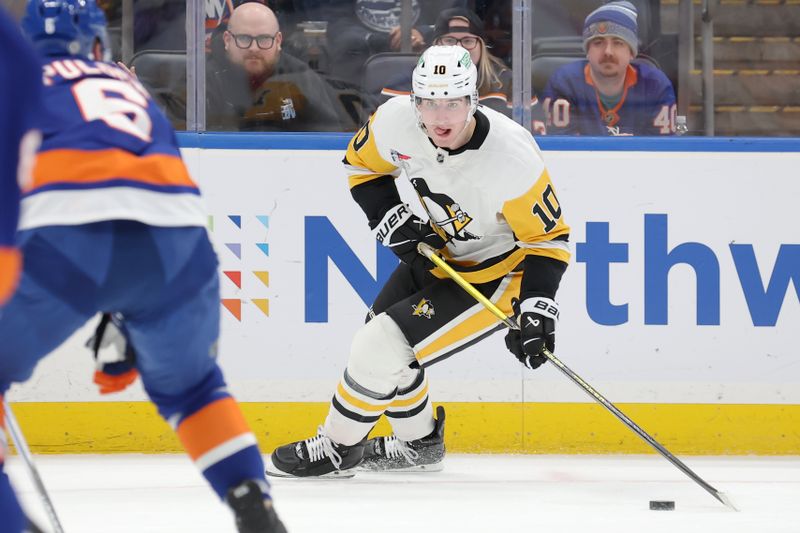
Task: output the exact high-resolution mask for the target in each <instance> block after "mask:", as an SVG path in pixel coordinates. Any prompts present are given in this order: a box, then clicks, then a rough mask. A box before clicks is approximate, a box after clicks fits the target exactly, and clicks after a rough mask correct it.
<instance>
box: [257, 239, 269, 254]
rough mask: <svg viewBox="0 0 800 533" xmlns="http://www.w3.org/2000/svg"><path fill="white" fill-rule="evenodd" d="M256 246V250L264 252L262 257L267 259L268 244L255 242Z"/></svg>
mask: <svg viewBox="0 0 800 533" xmlns="http://www.w3.org/2000/svg"><path fill="white" fill-rule="evenodd" d="M256 246H258V249H259V250H261V251H262V252H264V255H266V256H267V257H269V243H266V242H257V243H256Z"/></svg>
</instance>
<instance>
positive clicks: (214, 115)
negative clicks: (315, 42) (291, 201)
mask: <svg viewBox="0 0 800 533" xmlns="http://www.w3.org/2000/svg"><path fill="white" fill-rule="evenodd" d="M282 40H283V36H282V34H281V32H280V28H279V27H278V19H277V18H276V17H275V14H274V13H273V12H272V10H271V9H270V8H268V7H267V6H265V5H263V4H260V3H255V2H250V3H244V4H242V5H240V6H239V7H237V8H236V9H234V11H233V13H232V14H231V17H230V20H229V21H228V29H227V30H226V31H225V33H224V35H223V42H224V53H223V54H212V58H211V60H210V61H209V62H208V65H207V80H206V124H207V128H208V129H209V130H212V131H213V130H228V131H230V130H239V131H340V130H341V129H342V125H341V121H340V119H339V118H338V116H337V114H336V111H335V109H334V105H333V101H332V98H331V94H330V92H329V90H328V87H327V85H326V83H325V82H324V81H323V80H322V78H320V77H319V75H317V74H316V73H315V72H314V71H312V70H311V69H310V68H308V65H306V64H305V63H303V62H302V61H299V60H297V59H296V58H294V57H291V56H290V55H288V54H286V53H282V52H281V42H282Z"/></svg>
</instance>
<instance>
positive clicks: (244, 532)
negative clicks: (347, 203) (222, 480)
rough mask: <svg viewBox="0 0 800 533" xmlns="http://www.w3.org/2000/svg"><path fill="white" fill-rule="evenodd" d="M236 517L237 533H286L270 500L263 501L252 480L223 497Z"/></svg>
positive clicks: (257, 487) (234, 488)
mask: <svg viewBox="0 0 800 533" xmlns="http://www.w3.org/2000/svg"><path fill="white" fill-rule="evenodd" d="M225 500H226V501H227V502H228V505H229V506H230V508H231V509H233V513H234V515H236V528H237V530H238V531H239V533H287V532H286V528H285V527H284V525H283V522H281V520H280V518H278V515H277V513H275V509H274V508H273V507H272V501H271V500H265V499H264V494H263V493H262V492H261V488H260V487H259V486H258V483H256V482H255V481H253V480H248V481H245V482H244V483H241V484H240V485H237V486H235V487H233V488H232V489H231V490H229V491H228V494H227V495H226V496H225Z"/></svg>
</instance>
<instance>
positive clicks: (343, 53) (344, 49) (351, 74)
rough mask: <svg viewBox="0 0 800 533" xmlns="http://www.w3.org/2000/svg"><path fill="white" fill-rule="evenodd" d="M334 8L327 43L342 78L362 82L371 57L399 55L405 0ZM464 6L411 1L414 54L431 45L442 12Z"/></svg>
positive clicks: (359, 1)
mask: <svg viewBox="0 0 800 533" xmlns="http://www.w3.org/2000/svg"><path fill="white" fill-rule="evenodd" d="M346 3H349V5H347V6H344V7H343V6H342V5H343V4H346ZM331 4H335V5H337V6H338V7H337V8H336V9H329V10H328V13H330V14H331V15H332V16H331V18H330V19H329V20H330V24H329V25H328V42H329V46H330V54H331V62H332V64H334V65H336V69H337V71H338V76H339V77H341V78H342V79H349V80H360V79H361V75H362V74H363V67H364V63H365V62H366V60H367V59H368V58H369V57H370V56H371V55H374V54H378V53H381V52H399V51H400V49H401V44H402V37H401V35H400V16H401V14H402V5H403V0H347V1H342V0H339V1H336V0H334V1H333V2H331ZM464 4H465V1H464V0H412V2H411V10H412V17H411V20H412V22H411V24H412V26H413V27H412V29H411V48H412V51H413V52H417V53H419V52H422V51H423V50H424V49H425V48H426V47H427V46H428V45H429V44H430V41H431V38H432V25H433V22H434V21H435V20H436V16H437V15H438V14H439V13H440V12H441V11H442V9H446V8H448V7H453V6H455V5H464Z"/></svg>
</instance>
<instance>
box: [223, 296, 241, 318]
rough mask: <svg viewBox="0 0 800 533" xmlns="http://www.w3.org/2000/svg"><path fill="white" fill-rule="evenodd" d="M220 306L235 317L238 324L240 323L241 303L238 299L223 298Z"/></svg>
mask: <svg viewBox="0 0 800 533" xmlns="http://www.w3.org/2000/svg"><path fill="white" fill-rule="evenodd" d="M222 305H223V307H225V309H227V310H228V311H230V313H231V314H232V315H233V316H234V317H236V320H238V321H239V322H241V321H242V301H241V300H240V299H238V298H223V299H222Z"/></svg>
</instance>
